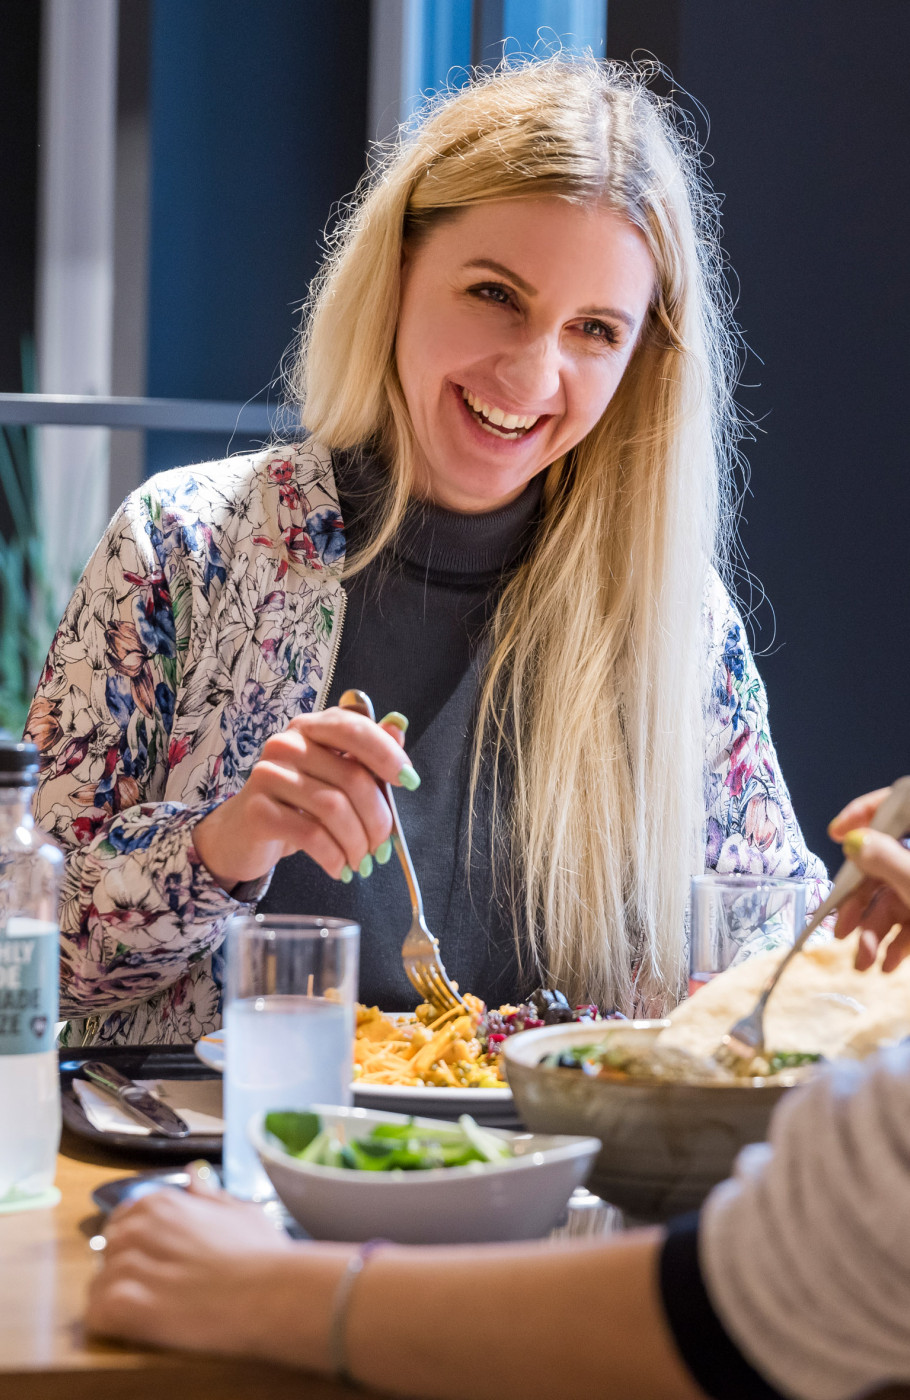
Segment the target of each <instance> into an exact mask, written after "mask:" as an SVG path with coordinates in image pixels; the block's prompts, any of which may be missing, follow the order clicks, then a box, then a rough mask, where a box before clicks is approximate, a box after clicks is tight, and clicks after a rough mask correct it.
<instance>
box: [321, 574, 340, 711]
mask: <svg viewBox="0 0 910 1400" xmlns="http://www.w3.org/2000/svg"><path fill="white" fill-rule="evenodd" d="M347 610H348V595H347V594H346V593H345V591H344V589H343V588H342V589H341V597H340V598H339V600H338V611H337V613H336V614H335V622H334V625H333V627H332V654H331V656H330V657H329V664H328V666H327V668H326V673H325V681H324V682H323V686H322V694H321V695H320V697H319V704H318V705H317V706H316V710H317V711H319V710H324V709H325V704H326V701H327V700H328V698H329V691H330V690H331V689H332V681H333V680H334V679H335V668H336V666H337V665H338V653H339V651H340V650H341V630H342V628H343V627H344V617H345V613H346V612H347Z"/></svg>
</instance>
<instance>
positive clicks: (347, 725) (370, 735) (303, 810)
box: [193, 708, 420, 890]
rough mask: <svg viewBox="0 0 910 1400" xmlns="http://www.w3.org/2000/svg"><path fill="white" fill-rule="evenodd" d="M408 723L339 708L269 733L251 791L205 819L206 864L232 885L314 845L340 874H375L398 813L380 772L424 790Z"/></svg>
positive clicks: (327, 867)
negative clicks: (406, 751)
mask: <svg viewBox="0 0 910 1400" xmlns="http://www.w3.org/2000/svg"><path fill="white" fill-rule="evenodd" d="M406 726H407V720H403V717H401V716H398V715H390V716H387V717H386V719H385V720H383V721H381V722H380V723H379V724H374V723H373V722H372V721H371V720H368V719H365V718H364V717H363V716H362V715H357V714H352V713H351V711H349V710H340V709H337V708H333V709H331V710H324V711H322V712H321V713H320V714H315V715H299V716H298V717H297V718H296V719H293V720H292V721H291V723H290V724H289V725H288V727H287V729H285V730H283V731H282V732H281V733H280V734H274V735H272V737H271V738H270V739H267V740H266V743H265V745H264V746H263V750H262V755H261V757H260V758H259V761H258V762H257V763H256V764H255V766H254V767H253V769H252V771H251V773H250V776H249V777H248V778H247V780H246V783H245V784H244V786H243V788H242V789H241V791H240V792H239V793H237V795H236V796H235V797H232V798H230V799H229V800H228V801H227V802H223V803H222V804H221V805H220V806H219V807H216V808H215V810H214V811H213V812H210V813H209V815H208V816H207V817H204V818H203V820H202V821H201V822H199V823H198V825H197V826H196V828H195V831H194V833H193V840H194V844H195V846H196V850H197V852H198V854H199V857H200V859H201V860H202V862H203V864H204V865H205V866H206V867H207V868H208V869H209V871H211V873H212V875H213V876H214V877H215V879H216V880H217V881H218V883H219V884H220V885H221V886H222V887H223V888H224V889H226V890H230V889H231V888H232V887H233V886H234V885H236V884H238V883H239V882H240V881H247V880H258V879H260V878H261V877H262V876H264V875H267V874H268V872H269V871H270V870H271V868H272V866H273V865H274V864H275V862H276V861H278V860H280V859H281V858H282V857H283V856H289V855H292V854H293V853H294V852H295V851H304V852H305V853H306V854H307V855H308V856H310V858H311V859H312V860H314V861H315V862H316V864H317V865H320V866H322V869H323V870H324V871H325V872H326V874H328V875H331V876H332V878H333V879H336V880H338V879H346V880H350V879H351V877H352V872H354V871H360V873H361V874H363V875H368V874H369V873H370V871H371V870H372V868H373V865H372V858H373V855H376V856H377V858H378V859H379V861H380V863H382V864H384V863H385V861H387V860H388V858H389V855H390V854H391V845H390V843H389V837H390V835H391V831H392V819H391V814H390V812H389V808H388V804H387V803H386V801H385V799H384V798H383V796H382V793H381V792H380V790H379V788H378V786H377V784H376V779H377V777H378V778H381V779H383V780H384V781H385V782H389V783H392V784H393V785H394V786H399V787H408V788H414V787H417V785H418V784H419V782H420V779H419V778H418V777H417V774H416V773H415V772H414V769H413V768H412V767H411V765H410V764H409V763H408V761H407V759H406V758H405V757H404V756H403V755H402V752H401V750H402V748H403V746H404V729H405V728H406Z"/></svg>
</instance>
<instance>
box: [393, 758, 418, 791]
mask: <svg viewBox="0 0 910 1400" xmlns="http://www.w3.org/2000/svg"><path fill="white" fill-rule="evenodd" d="M398 781H399V782H400V783H401V786H402V787H403V788H407V790H408V792H414V790H415V789H416V788H419V787H420V774H419V773H418V772H417V769H416V768H412V767H411V765H410V763H406V764H405V765H404V767H403V768H402V770H401V772H400V773H399V774H398Z"/></svg>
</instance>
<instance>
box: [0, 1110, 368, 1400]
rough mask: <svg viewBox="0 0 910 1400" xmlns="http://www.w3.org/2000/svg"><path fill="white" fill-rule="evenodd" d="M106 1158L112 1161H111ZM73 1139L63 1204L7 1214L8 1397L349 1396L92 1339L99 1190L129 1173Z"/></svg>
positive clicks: (3, 1286)
mask: <svg viewBox="0 0 910 1400" xmlns="http://www.w3.org/2000/svg"><path fill="white" fill-rule="evenodd" d="M105 1161H107V1162H108V1165H104V1163H105ZM109 1161H110V1159H109V1158H108V1159H105V1158H104V1157H102V1156H99V1155H94V1154H93V1151H92V1149H91V1148H90V1147H87V1146H86V1145H82V1146H79V1145H73V1144H70V1143H68V1141H67V1139H66V1136H65V1137H64V1151H62V1152H61V1154H60V1157H59V1159H58V1167H57V1185H58V1186H59V1188H60V1190H61V1191H62V1193H63V1199H62V1200H61V1202H60V1204H59V1205H57V1206H55V1207H53V1208H51V1209H45V1210H27V1211H22V1212H21V1213H19V1214H17V1215H5V1216H0V1400H153V1397H154V1400H246V1397H250V1400H253V1397H255V1400H292V1397H293V1400H343V1397H345V1396H354V1395H358V1394H359V1395H361V1396H362V1395H363V1393H364V1392H363V1391H354V1390H352V1389H350V1387H348V1386H342V1385H337V1384H335V1383H333V1382H331V1381H326V1380H322V1379H320V1378H319V1377H316V1376H308V1375H306V1374H304V1373H302V1372H300V1371H292V1370H288V1369H286V1368H284V1367H278V1366H268V1365H266V1364H264V1363H261V1362H256V1363H245V1362H239V1361H235V1360H219V1359H217V1358H214V1357H212V1358H208V1357H202V1358H200V1357H196V1356H191V1355H187V1354H186V1353H183V1352H151V1351H136V1350H132V1349H127V1348H125V1347H119V1346H114V1345H107V1344H105V1343H103V1342H97V1341H93V1340H90V1339H88V1338H87V1337H86V1336H85V1333H84V1331H83V1329H82V1323H81V1317H82V1311H83V1307H84V1301H85V1292H86V1289H87V1287H88V1283H89V1280H90V1279H91V1277H92V1274H93V1272H94V1270H95V1268H96V1267H97V1263H96V1256H95V1255H94V1254H93V1252H92V1250H91V1249H90V1248H89V1243H88V1242H89V1240H90V1238H91V1237H92V1235H95V1234H97V1233H98V1232H99V1230H100V1228H101V1226H102V1223H103V1222H102V1219H101V1217H100V1216H99V1215H98V1213H97V1209H96V1207H95V1205H94V1203H93V1202H92V1199H91V1193H92V1191H93V1190H94V1189H95V1187H97V1186H100V1185H101V1184H102V1183H103V1182H106V1181H113V1180H114V1179H115V1178H117V1177H122V1176H125V1175H128V1174H129V1169H124V1167H123V1165H119V1166H111V1165H109Z"/></svg>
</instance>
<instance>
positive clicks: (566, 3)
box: [502, 0, 607, 58]
mask: <svg viewBox="0 0 910 1400" xmlns="http://www.w3.org/2000/svg"><path fill="white" fill-rule="evenodd" d="M502 28H503V37H504V38H505V39H506V40H507V41H508V42H507V50H506V51H507V52H509V51H511V50H513V49H514V47H515V45H514V42H513V41H516V40H517V43H518V47H519V48H520V49H521V51H522V53H534V52H537V53H546V52H549V50H550V48H551V47H553V46H554V45H561V46H562V47H563V48H566V49H572V50H574V51H576V52H581V51H582V50H584V49H588V48H590V49H591V50H592V51H593V53H594V55H595V57H597V58H603V56H604V52H605V46H606V37H607V0H504V3H503V25H502Z"/></svg>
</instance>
